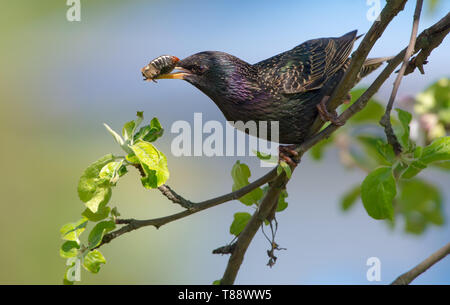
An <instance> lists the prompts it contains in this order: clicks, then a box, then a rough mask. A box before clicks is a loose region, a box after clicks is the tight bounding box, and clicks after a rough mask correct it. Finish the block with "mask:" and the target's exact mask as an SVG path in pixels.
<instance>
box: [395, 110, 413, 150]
mask: <svg viewBox="0 0 450 305" xmlns="http://www.w3.org/2000/svg"><path fill="white" fill-rule="evenodd" d="M395 110H396V111H397V114H398V119H399V120H400V124H401V130H400V131H397V138H398V141H399V142H400V144H401V145H402V147H403V148H404V149H406V150H407V151H408V150H409V149H410V147H411V141H410V140H409V133H410V131H409V123H411V120H412V115H411V113H409V112H407V111H405V110H402V109H399V108H397V109H395Z"/></svg>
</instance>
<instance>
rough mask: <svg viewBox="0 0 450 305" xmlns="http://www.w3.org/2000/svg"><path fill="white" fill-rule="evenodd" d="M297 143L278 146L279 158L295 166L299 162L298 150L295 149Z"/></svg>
mask: <svg viewBox="0 0 450 305" xmlns="http://www.w3.org/2000/svg"><path fill="white" fill-rule="evenodd" d="M295 147H296V145H284V146H282V145H280V146H279V147H278V159H279V160H280V161H284V162H286V163H287V164H289V166H290V167H292V168H294V167H296V166H297V164H298V162H299V161H298V152H296V151H295Z"/></svg>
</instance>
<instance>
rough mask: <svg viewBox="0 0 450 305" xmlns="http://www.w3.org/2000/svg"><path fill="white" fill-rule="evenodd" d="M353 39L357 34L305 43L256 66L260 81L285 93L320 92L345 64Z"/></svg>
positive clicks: (352, 33)
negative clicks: (317, 90) (316, 90)
mask: <svg viewBox="0 0 450 305" xmlns="http://www.w3.org/2000/svg"><path fill="white" fill-rule="evenodd" d="M355 40H356V31H353V32H350V33H348V34H345V35H344V36H342V37H337V38H320V39H314V40H308V41H306V42H304V43H302V44H301V45H299V46H297V47H295V48H294V49H292V50H290V51H287V52H284V53H281V54H279V55H276V56H274V57H271V58H269V59H266V60H264V61H261V62H259V63H257V64H255V65H254V66H255V67H257V68H258V75H259V81H260V82H261V83H262V84H264V85H265V86H266V87H268V88H273V89H274V90H276V91H278V92H281V93H284V94H294V93H301V92H305V91H309V90H314V89H319V88H321V87H322V86H323V84H324V83H325V82H326V80H327V79H328V78H329V77H330V76H332V75H333V74H334V73H336V72H337V71H338V70H339V69H340V68H341V67H342V66H343V65H344V64H345V63H346V61H347V59H348V57H349V55H350V52H351V50H352V47H353V43H354V41H355Z"/></svg>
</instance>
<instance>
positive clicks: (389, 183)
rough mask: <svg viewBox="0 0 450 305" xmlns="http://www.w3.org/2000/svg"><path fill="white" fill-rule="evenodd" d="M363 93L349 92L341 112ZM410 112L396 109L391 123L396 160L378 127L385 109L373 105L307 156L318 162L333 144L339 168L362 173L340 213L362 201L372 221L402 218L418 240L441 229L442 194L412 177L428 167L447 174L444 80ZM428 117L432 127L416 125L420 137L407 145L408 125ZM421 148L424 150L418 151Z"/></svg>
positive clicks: (449, 100) (448, 93)
mask: <svg viewBox="0 0 450 305" xmlns="http://www.w3.org/2000/svg"><path fill="white" fill-rule="evenodd" d="M364 91H365V89H364V88H361V89H356V90H354V91H352V101H351V103H350V104H348V105H343V107H342V108H343V109H346V108H348V107H349V105H351V104H352V103H354V102H355V101H356V100H357V99H358V98H359V97H360V96H361V94H362V93H363V92H364ZM414 110H415V113H414V115H412V114H411V113H409V112H407V111H405V110H402V109H396V111H397V116H396V117H394V116H392V118H391V121H392V124H393V126H394V132H395V134H396V137H397V139H398V140H399V142H400V144H401V146H402V153H401V154H400V155H397V156H396V155H395V153H394V151H393V149H392V147H391V145H390V144H388V143H387V142H386V138H385V135H384V133H383V130H382V128H381V127H380V126H379V125H378V121H379V120H380V118H381V117H382V115H383V114H384V107H383V106H382V104H381V103H380V102H379V101H377V100H375V99H371V100H370V101H369V104H368V105H367V107H366V108H364V109H363V110H362V111H361V112H359V113H357V114H356V115H355V116H353V117H352V118H351V119H350V120H349V121H348V122H347V124H346V125H345V126H344V127H343V128H340V130H338V131H337V132H335V133H334V134H333V135H332V137H330V138H329V139H327V140H325V141H322V142H321V143H319V144H318V145H316V146H315V147H313V148H312V149H311V151H310V155H311V157H312V158H313V159H314V160H320V159H321V158H322V157H323V154H324V151H325V149H326V148H327V147H329V146H330V145H331V144H335V145H336V147H337V148H338V150H339V154H340V159H341V162H342V163H343V164H344V166H346V167H349V168H354V167H356V168H359V169H361V170H363V171H365V172H366V173H367V177H366V178H365V179H364V181H363V182H362V184H361V186H359V185H357V186H354V187H352V188H350V189H349V190H348V191H347V192H346V193H345V194H344V195H343V196H342V198H341V207H342V209H343V210H344V211H347V210H349V209H350V208H351V207H352V206H354V204H355V203H356V202H357V201H358V199H359V198H361V200H362V203H363V205H364V208H365V209H366V211H367V213H368V214H369V216H371V217H372V218H375V219H386V221H387V222H388V223H389V224H390V225H391V226H393V225H394V223H395V217H396V215H397V216H401V217H403V218H404V219H405V231H406V232H408V233H413V234H420V233H422V232H424V231H425V229H426V228H427V227H428V226H429V225H438V226H439V225H442V224H443V223H444V217H443V214H442V199H441V198H442V196H441V191H440V190H439V189H438V188H437V187H436V186H434V185H432V184H430V183H429V182H427V181H425V180H423V179H420V178H416V176H417V175H419V174H420V172H421V171H423V170H424V169H426V168H428V167H429V166H434V167H437V168H441V169H443V170H448V169H449V166H448V164H449V160H450V137H449V136H448V126H449V122H450V120H449V113H450V81H449V79H448V78H443V79H440V80H438V81H437V82H436V83H434V84H432V85H431V86H429V87H428V88H427V89H425V90H424V91H423V92H421V93H419V94H418V95H417V97H416V99H415V104H414ZM429 116H434V117H435V118H436V120H434V123H435V124H430V123H429V122H428V124H419V126H420V131H419V132H418V134H417V135H415V138H416V140H412V138H411V129H410V124H411V122H412V121H413V120H416V121H421V120H423V118H424V117H426V118H427V117H429ZM421 134H424V135H425V139H421V138H420V135H421ZM420 142H421V143H424V144H425V146H420V145H419V144H418V143H420Z"/></svg>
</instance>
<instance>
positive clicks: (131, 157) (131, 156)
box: [125, 153, 140, 164]
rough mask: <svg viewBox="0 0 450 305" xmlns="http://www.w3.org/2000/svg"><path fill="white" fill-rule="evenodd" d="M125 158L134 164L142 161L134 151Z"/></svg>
mask: <svg viewBox="0 0 450 305" xmlns="http://www.w3.org/2000/svg"><path fill="white" fill-rule="evenodd" d="M125 159H127V161H128V162H130V163H132V164H139V163H140V162H139V159H138V157H136V155H135V154H134V153H133V154H128V155H126V156H125Z"/></svg>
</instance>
